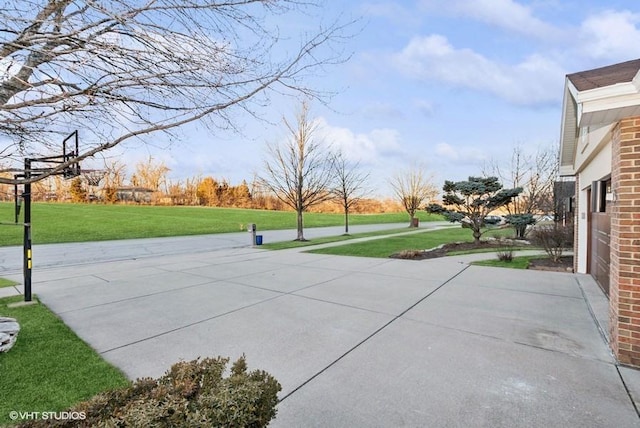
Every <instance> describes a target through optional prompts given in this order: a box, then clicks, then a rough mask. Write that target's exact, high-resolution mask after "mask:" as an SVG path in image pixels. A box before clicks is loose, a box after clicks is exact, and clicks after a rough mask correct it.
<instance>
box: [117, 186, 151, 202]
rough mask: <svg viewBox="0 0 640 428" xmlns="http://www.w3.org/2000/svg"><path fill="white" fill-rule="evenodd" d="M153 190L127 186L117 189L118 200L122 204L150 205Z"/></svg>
mask: <svg viewBox="0 0 640 428" xmlns="http://www.w3.org/2000/svg"><path fill="white" fill-rule="evenodd" d="M152 196H153V190H151V189H148V188H146V187H136V186H125V187H118V188H116V198H117V199H118V201H122V202H136V203H146V204H148V203H150V202H151V197H152Z"/></svg>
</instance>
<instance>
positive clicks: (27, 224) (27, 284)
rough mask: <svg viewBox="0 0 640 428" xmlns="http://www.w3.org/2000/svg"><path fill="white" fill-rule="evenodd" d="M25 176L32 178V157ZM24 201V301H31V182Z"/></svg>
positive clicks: (24, 193) (28, 160)
mask: <svg viewBox="0 0 640 428" xmlns="http://www.w3.org/2000/svg"><path fill="white" fill-rule="evenodd" d="M24 178H25V180H29V178H31V159H25V160H24ZM22 199H23V201H24V240H23V245H24V259H23V270H24V301H25V302H30V301H31V183H28V182H27V183H25V185H24V192H23V193H22Z"/></svg>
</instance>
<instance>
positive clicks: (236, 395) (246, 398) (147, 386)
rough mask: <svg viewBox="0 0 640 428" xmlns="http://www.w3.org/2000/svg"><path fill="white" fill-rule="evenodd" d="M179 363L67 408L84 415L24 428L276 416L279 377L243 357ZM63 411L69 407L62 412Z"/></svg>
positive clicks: (210, 422) (233, 423) (245, 421)
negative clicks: (155, 375)
mask: <svg viewBox="0 0 640 428" xmlns="http://www.w3.org/2000/svg"><path fill="white" fill-rule="evenodd" d="M228 362H229V359H228V358H221V357H218V358H205V359H203V360H200V359H197V360H193V361H189V362H180V363H177V364H174V365H173V366H172V367H171V369H169V370H168V371H167V372H166V373H165V374H164V376H162V377H160V378H159V379H157V380H156V379H151V378H144V379H138V380H137V381H136V382H134V383H133V384H132V385H131V386H129V387H127V388H122V389H117V390H113V391H107V392H104V393H101V394H98V395H96V396H95V397H93V398H92V399H90V400H89V401H85V402H83V403H80V404H78V405H76V406H74V407H73V408H71V409H69V410H68V412H67V413H68V414H72V415H82V416H83V418H75V420H73V419H61V420H55V419H54V420H52V419H49V420H39V421H28V422H25V423H23V424H21V425H20V427H105V428H106V427H143V426H144V427H203V426H208V427H256V428H257V427H265V426H267V425H268V423H269V422H270V421H271V420H272V419H273V418H274V417H275V415H276V404H277V403H278V397H277V394H278V392H279V391H280V390H281V386H280V384H279V383H278V381H277V380H276V379H275V378H274V377H273V376H271V375H270V374H268V373H266V372H264V371H261V370H255V371H252V372H247V365H246V362H245V358H244V356H242V357H241V358H240V359H238V360H237V361H236V362H235V363H234V364H233V365H232V367H231V371H230V374H229V376H228V377H223V374H224V373H225V370H226V367H227V363H228ZM62 413H64V412H62Z"/></svg>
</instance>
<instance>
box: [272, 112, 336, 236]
mask: <svg viewBox="0 0 640 428" xmlns="http://www.w3.org/2000/svg"><path fill="white" fill-rule="evenodd" d="M283 122H284V125H285V127H286V128H287V132H288V139H287V141H286V142H285V143H284V144H280V145H277V144H271V145H268V147H267V158H266V159H265V162H264V175H262V176H259V181H260V183H261V185H262V186H263V187H264V188H265V189H267V190H268V191H270V192H272V193H273V194H274V195H275V196H276V197H277V198H278V199H279V200H281V201H282V202H283V203H284V204H285V205H287V206H289V207H291V208H293V209H294V210H295V211H296V213H297V232H298V234H297V238H296V240H298V241H304V240H305V239H304V223H303V217H302V216H303V213H304V212H305V211H306V210H307V209H308V208H309V207H311V206H313V205H316V204H319V203H321V202H324V201H327V200H329V199H331V197H332V196H333V195H332V194H331V187H332V186H331V185H332V180H333V156H332V155H331V153H330V152H329V147H327V145H326V144H325V143H324V142H323V141H322V140H317V139H316V138H315V134H316V131H317V128H318V125H317V122H315V121H313V120H312V119H311V118H310V117H309V103H308V102H306V101H305V102H303V103H302V105H301V107H300V110H299V111H298V113H297V115H296V118H295V123H291V122H290V121H288V120H287V119H286V118H285V119H283Z"/></svg>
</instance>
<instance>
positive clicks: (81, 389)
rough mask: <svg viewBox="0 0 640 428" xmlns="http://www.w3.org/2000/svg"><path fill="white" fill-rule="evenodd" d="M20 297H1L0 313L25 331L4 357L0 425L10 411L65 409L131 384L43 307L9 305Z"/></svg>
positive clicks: (1, 358)
mask: <svg viewBox="0 0 640 428" xmlns="http://www.w3.org/2000/svg"><path fill="white" fill-rule="evenodd" d="M21 299H22V297H20V296H16V297H8V298H4V299H0V314H1V315H3V316H8V317H12V318H15V319H17V320H18V322H19V323H20V327H21V330H20V333H19V334H18V340H17V341H16V344H15V345H14V347H13V348H12V349H11V350H10V351H9V352H7V353H1V354H0V397H2V399H1V400H0V426H4V425H5V424H8V423H10V422H11V419H10V418H9V412H11V411H16V412H55V411H61V410H64V409H66V408H68V407H69V406H71V405H73V404H76V403H78V402H80V401H83V400H86V399H88V398H90V397H92V396H93V395H95V394H96V393H98V392H100V391H104V390H107V389H112V388H118V387H122V386H126V385H127V384H128V383H129V381H128V380H127V378H126V377H125V376H124V374H123V373H122V372H120V371H119V370H118V369H116V368H115V367H113V366H111V365H110V364H108V363H107V362H106V361H104V360H103V359H102V358H101V357H100V356H99V355H98V354H96V352H95V351H94V350H93V349H91V348H90V347H89V346H88V345H87V344H86V343H84V342H83V341H82V340H80V339H79V338H78V337H77V336H76V335H75V334H74V333H73V332H72V331H71V330H70V329H69V328H68V327H67V326H66V325H65V324H64V323H63V322H62V321H61V320H60V319H59V318H58V317H57V316H56V315H55V314H53V313H52V312H51V311H49V310H48V309H47V308H46V307H45V306H44V305H42V304H35V305H29V306H21V307H17V308H8V307H7V304H9V303H14V302H19V301H20V300H21Z"/></svg>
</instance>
